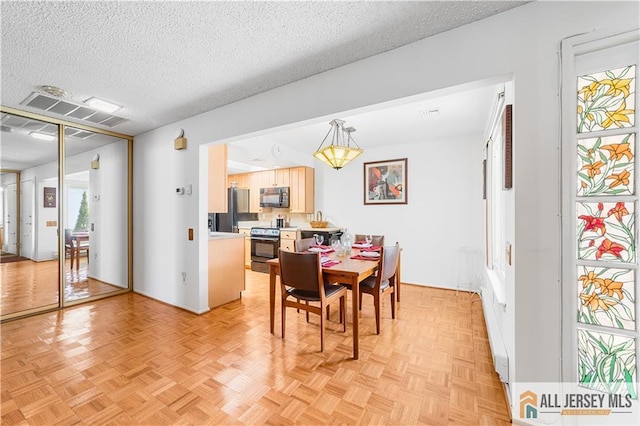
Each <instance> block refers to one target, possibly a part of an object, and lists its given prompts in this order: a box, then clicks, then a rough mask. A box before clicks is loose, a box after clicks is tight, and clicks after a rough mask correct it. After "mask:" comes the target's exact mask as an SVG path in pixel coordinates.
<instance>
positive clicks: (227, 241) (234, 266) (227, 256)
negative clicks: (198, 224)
mask: <svg viewBox="0 0 640 426" xmlns="http://www.w3.org/2000/svg"><path fill="white" fill-rule="evenodd" d="M214 234H216V235H215V236H210V237H209V308H215V307H216V306H220V305H224V304H225V303H228V302H231V301H233V300H237V299H239V298H240V297H241V292H242V291H244V289H245V278H244V267H245V255H244V251H245V237H244V236H243V235H240V234H231V233H225V232H216V233H214Z"/></svg>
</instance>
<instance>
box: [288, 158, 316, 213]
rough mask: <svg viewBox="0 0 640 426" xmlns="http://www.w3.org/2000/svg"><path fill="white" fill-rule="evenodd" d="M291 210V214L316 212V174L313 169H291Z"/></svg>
mask: <svg viewBox="0 0 640 426" xmlns="http://www.w3.org/2000/svg"><path fill="white" fill-rule="evenodd" d="M289 186H290V194H289V209H290V211H291V213H313V212H314V211H315V174H314V169H313V168H311V167H292V168H290V169H289Z"/></svg>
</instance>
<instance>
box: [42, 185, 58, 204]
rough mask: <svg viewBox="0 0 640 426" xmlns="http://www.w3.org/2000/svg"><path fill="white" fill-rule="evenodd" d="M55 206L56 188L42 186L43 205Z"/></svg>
mask: <svg viewBox="0 0 640 426" xmlns="http://www.w3.org/2000/svg"><path fill="white" fill-rule="evenodd" d="M55 206H56V188H51V187H45V188H44V207H55Z"/></svg>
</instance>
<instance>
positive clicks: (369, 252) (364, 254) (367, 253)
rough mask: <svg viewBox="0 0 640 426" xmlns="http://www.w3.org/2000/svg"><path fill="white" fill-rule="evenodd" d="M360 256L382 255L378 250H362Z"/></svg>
mask: <svg viewBox="0 0 640 426" xmlns="http://www.w3.org/2000/svg"><path fill="white" fill-rule="evenodd" d="M360 256H363V257H380V253H378V252H377V251H361V252H360Z"/></svg>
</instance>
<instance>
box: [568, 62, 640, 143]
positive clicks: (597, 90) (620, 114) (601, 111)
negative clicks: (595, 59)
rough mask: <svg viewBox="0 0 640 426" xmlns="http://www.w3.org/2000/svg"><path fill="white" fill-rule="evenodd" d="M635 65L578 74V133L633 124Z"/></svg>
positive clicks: (631, 125)
mask: <svg viewBox="0 0 640 426" xmlns="http://www.w3.org/2000/svg"><path fill="white" fill-rule="evenodd" d="M635 76H636V66H635V65H630V66H628V67H624V68H617V69H613V70H607V71H603V72H598V73H594V74H587V75H582V76H579V77H578V133H584V132H593V131H597V130H606V129H619V128H626V127H633V125H634V124H635V91H636V78H635Z"/></svg>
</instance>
